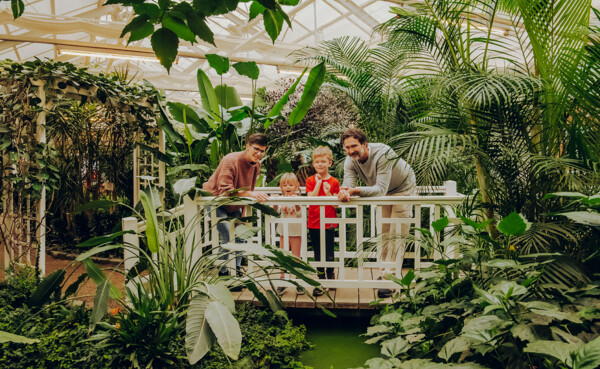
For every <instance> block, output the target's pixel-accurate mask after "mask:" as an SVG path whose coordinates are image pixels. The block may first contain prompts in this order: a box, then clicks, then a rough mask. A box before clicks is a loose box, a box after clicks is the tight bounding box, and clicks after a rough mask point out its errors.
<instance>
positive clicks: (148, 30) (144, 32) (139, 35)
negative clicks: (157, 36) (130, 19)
mask: <svg viewBox="0 0 600 369" xmlns="http://www.w3.org/2000/svg"><path fill="white" fill-rule="evenodd" d="M152 33H154V24H152V22H150V21H148V22H146V23H144V24H142V25H140V26H139V27H137V28H136V29H133V30H131V33H130V34H129V38H128V39H127V43H128V44H130V43H132V42H134V41H139V40H142V39H144V38H146V37H148V36H150V35H151V34H152Z"/></svg>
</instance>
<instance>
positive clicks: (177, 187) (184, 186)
mask: <svg viewBox="0 0 600 369" xmlns="http://www.w3.org/2000/svg"><path fill="white" fill-rule="evenodd" d="M196 178H197V177H192V178H182V179H180V180H178V181H177V182H175V183H174V184H173V191H174V192H175V193H176V194H177V195H179V196H183V195H185V194H187V193H188V192H189V191H190V190H191V189H192V188H194V187H196Z"/></svg>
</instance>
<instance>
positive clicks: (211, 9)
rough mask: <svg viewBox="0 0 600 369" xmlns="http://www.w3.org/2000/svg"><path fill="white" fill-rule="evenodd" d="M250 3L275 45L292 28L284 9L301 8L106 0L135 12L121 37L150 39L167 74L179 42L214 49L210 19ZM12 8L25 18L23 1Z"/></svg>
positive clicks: (270, 1) (229, 1) (261, 0)
mask: <svg viewBox="0 0 600 369" xmlns="http://www.w3.org/2000/svg"><path fill="white" fill-rule="evenodd" d="M247 2H252V4H251V5H250V14H249V20H252V19H253V18H256V17H257V16H258V15H262V16H263V23H264V26H265V30H266V31H267V34H268V35H269V37H270V38H271V40H273V42H275V39H276V38H277V36H279V34H280V33H281V31H282V29H283V22H284V21H285V22H286V23H287V24H288V26H289V27H290V28H291V27H292V23H291V21H290V18H289V17H288V15H287V14H286V13H285V11H283V8H282V7H281V6H282V5H284V6H285V5H289V6H295V5H298V3H299V0H211V1H192V0H186V1H174V0H161V1H158V3H157V2H155V1H152V0H107V1H106V2H105V3H104V5H111V4H119V5H122V6H131V7H132V8H133V12H134V14H135V15H136V16H135V17H134V18H133V19H132V20H131V21H130V22H129V23H128V24H127V25H126V26H125V28H123V31H122V32H121V36H120V37H123V36H125V35H127V34H129V38H128V39H127V41H128V42H133V41H138V40H141V39H143V38H146V37H150V41H151V44H152V49H153V50H154V53H155V54H156V57H157V58H158V59H159V60H160V62H161V64H162V65H163V66H164V67H165V68H166V69H167V71H168V70H169V69H171V66H172V65H173V62H174V61H175V58H176V57H177V51H178V50H177V49H178V47H179V40H180V39H181V40H184V41H188V42H191V43H192V44H193V43H195V42H196V41H197V38H200V40H202V41H205V42H208V43H211V44H213V45H215V40H214V33H213V31H212V30H211V29H210V27H209V26H208V19H209V18H210V17H213V16H217V15H221V14H227V13H230V12H232V11H234V10H235V9H237V7H238V5H239V3H247ZM11 8H12V13H13V17H14V18H15V19H17V18H18V17H20V16H21V15H22V14H23V11H24V10H25V3H24V2H23V0H11Z"/></svg>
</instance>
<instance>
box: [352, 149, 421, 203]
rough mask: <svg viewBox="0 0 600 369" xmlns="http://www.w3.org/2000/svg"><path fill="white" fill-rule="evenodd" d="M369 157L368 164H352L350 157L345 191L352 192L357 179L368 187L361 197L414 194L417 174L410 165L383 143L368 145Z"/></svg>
mask: <svg viewBox="0 0 600 369" xmlns="http://www.w3.org/2000/svg"><path fill="white" fill-rule="evenodd" d="M368 147H369V157H368V159H367V161H366V162H365V163H360V162H358V161H354V160H352V158H350V157H349V156H348V157H346V161H345V162H344V181H343V184H342V187H350V188H353V187H355V186H356V180H357V178H360V179H361V180H362V181H363V182H365V183H366V184H367V186H366V187H357V188H358V189H360V196H364V197H369V196H384V195H386V194H394V193H399V192H405V191H410V192H412V191H414V189H415V185H416V179H415V172H414V171H413V170H412V168H411V167H410V165H408V163H407V162H405V161H404V160H402V159H400V158H398V157H397V155H396V153H395V152H394V151H393V150H392V149H391V148H390V147H389V146H388V145H385V144H382V143H369V144H368Z"/></svg>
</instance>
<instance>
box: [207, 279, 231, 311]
mask: <svg viewBox="0 0 600 369" xmlns="http://www.w3.org/2000/svg"><path fill="white" fill-rule="evenodd" d="M206 292H207V293H208V295H209V296H210V297H211V299H213V300H217V301H220V302H221V303H222V304H223V305H225V306H226V307H227V309H229V311H231V312H232V313H234V312H235V301H234V300H233V296H232V295H231V292H230V291H229V289H228V288H227V287H225V286H223V285H220V284H208V285H206Z"/></svg>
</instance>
